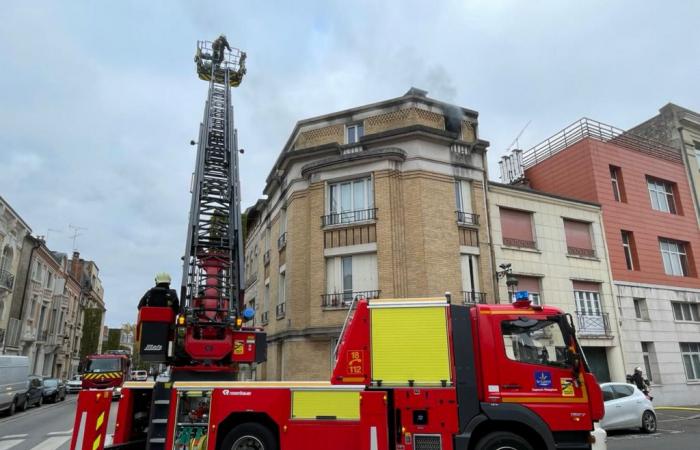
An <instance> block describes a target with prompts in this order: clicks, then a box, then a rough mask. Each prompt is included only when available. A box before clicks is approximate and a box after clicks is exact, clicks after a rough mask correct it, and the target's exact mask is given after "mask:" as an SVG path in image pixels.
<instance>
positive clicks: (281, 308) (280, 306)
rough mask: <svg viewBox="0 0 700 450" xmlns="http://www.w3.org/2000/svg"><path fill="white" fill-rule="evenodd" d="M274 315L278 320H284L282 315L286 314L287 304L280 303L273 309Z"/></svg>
mask: <svg viewBox="0 0 700 450" xmlns="http://www.w3.org/2000/svg"><path fill="white" fill-rule="evenodd" d="M275 313H277V318H278V319H284V315H285V314H286V313H287V303H280V304H278V305H277V306H276V307H275Z"/></svg>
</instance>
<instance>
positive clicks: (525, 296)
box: [515, 291, 530, 302]
mask: <svg viewBox="0 0 700 450" xmlns="http://www.w3.org/2000/svg"><path fill="white" fill-rule="evenodd" d="M529 299H530V293H529V292H527V291H518V292H516V293H515V301H516V302H517V301H519V300H529Z"/></svg>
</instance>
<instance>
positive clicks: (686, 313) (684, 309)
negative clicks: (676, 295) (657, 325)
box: [671, 302, 700, 322]
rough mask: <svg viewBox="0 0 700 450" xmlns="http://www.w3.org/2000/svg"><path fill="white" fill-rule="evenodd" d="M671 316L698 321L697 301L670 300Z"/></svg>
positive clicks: (686, 320) (699, 319)
mask: <svg viewBox="0 0 700 450" xmlns="http://www.w3.org/2000/svg"><path fill="white" fill-rule="evenodd" d="M671 306H673V318H674V319H675V320H680V321H684V322H700V314H698V305H697V303H686V302H671Z"/></svg>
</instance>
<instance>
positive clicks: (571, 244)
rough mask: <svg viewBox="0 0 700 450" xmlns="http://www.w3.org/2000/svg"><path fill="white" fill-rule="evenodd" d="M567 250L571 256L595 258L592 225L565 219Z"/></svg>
mask: <svg viewBox="0 0 700 450" xmlns="http://www.w3.org/2000/svg"><path fill="white" fill-rule="evenodd" d="M564 233H565V235H566V248H567V253H568V254H569V255H574V256H587V257H591V258H592V257H594V256H595V250H593V241H592V239H591V224H590V223H588V222H580V221H578V220H569V219H564Z"/></svg>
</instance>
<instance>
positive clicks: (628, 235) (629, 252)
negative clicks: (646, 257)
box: [620, 230, 639, 270]
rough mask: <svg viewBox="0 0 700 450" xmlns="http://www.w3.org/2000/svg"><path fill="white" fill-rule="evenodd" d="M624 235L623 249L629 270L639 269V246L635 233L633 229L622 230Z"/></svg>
mask: <svg viewBox="0 0 700 450" xmlns="http://www.w3.org/2000/svg"><path fill="white" fill-rule="evenodd" d="M620 233H621V235H622V250H623V251H624V253H625V263H626V264H627V270H639V262H638V259H637V248H636V246H635V242H634V234H633V233H632V232H631V231H625V230H621V231H620Z"/></svg>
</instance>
